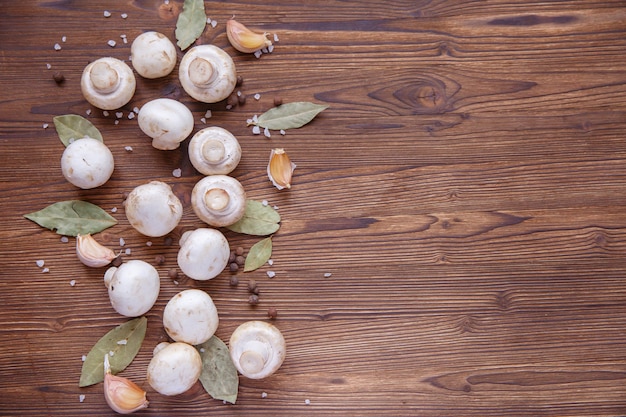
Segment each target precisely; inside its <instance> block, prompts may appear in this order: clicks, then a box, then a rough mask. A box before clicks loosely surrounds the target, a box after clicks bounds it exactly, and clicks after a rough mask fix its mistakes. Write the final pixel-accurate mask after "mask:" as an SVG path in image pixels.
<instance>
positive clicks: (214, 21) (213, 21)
mask: <svg viewBox="0 0 626 417" xmlns="http://www.w3.org/2000/svg"><path fill="white" fill-rule="evenodd" d="M215 26H217V20H211V27H212V28H214V27H215Z"/></svg>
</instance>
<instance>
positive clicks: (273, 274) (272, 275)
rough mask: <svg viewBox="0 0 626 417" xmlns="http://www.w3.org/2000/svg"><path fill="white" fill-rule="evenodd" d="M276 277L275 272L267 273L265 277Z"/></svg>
mask: <svg viewBox="0 0 626 417" xmlns="http://www.w3.org/2000/svg"><path fill="white" fill-rule="evenodd" d="M275 276H276V272H274V271H267V277H268V278H274V277H275Z"/></svg>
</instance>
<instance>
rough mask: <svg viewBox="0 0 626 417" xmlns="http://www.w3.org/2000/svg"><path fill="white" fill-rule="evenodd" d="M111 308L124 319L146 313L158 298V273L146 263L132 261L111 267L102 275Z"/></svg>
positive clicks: (136, 260)
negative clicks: (124, 317)
mask: <svg viewBox="0 0 626 417" xmlns="http://www.w3.org/2000/svg"><path fill="white" fill-rule="evenodd" d="M104 283H105V285H106V287H107V288H108V290H109V300H110V301H111V306H113V309H114V310H115V311H117V312H118V313H119V314H121V315H123V316H126V317H138V316H141V315H142V314H145V313H147V312H148V311H149V310H150V309H151V308H152V306H153V305H154V303H155V302H156V300H157V297H158V296H159V290H160V286H161V285H160V284H161V281H160V279H159V273H158V272H157V270H156V269H155V268H154V267H153V266H152V265H150V264H149V263H147V262H144V261H141V260H139V259H133V260H130V261H127V262H124V263H123V264H122V265H120V266H119V267H111V268H109V269H107V271H106V273H105V274H104Z"/></svg>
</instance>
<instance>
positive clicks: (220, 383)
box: [196, 335, 239, 404]
mask: <svg viewBox="0 0 626 417" xmlns="http://www.w3.org/2000/svg"><path fill="white" fill-rule="evenodd" d="M196 349H198V351H199V352H200V357H201V358H202V373H201V374H200V382H201V383H202V386H203V387H204V390H205V391H206V392H208V393H209V395H210V396H211V397H213V398H214V399H216V400H222V401H228V402H229V403H231V404H235V401H237V391H238V390H239V376H238V375H237V368H235V365H234V364H233V361H232V359H231V358H230V353H229V351H228V347H227V346H226V344H225V343H224V342H222V341H221V340H220V339H219V338H218V337H216V336H215V335H214V336H211V338H210V339H209V340H208V341H206V342H204V343H202V344H200V345H197V346H196Z"/></svg>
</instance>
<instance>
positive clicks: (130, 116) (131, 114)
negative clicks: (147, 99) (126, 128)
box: [128, 111, 135, 120]
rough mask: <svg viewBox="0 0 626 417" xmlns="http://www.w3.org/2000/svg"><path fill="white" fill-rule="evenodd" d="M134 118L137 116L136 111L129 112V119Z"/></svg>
mask: <svg viewBox="0 0 626 417" xmlns="http://www.w3.org/2000/svg"><path fill="white" fill-rule="evenodd" d="M134 118H135V113H133V112H132V111H131V112H130V113H128V120H133V119H134Z"/></svg>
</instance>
